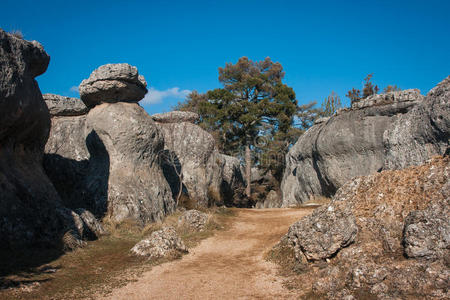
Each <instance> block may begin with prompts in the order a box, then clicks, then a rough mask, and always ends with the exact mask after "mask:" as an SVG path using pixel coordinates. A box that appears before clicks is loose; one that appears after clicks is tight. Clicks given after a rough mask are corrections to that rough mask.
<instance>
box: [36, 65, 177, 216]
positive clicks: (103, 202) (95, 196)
mask: <svg viewBox="0 0 450 300" xmlns="http://www.w3.org/2000/svg"><path fill="white" fill-rule="evenodd" d="M99 70H100V71H101V72H100V71H99ZM124 70H129V72H128V73H127V72H125V71H124ZM107 72H110V73H109V74H108V73H107ZM127 74H128V75H127ZM127 76H128V77H127ZM135 77H136V78H138V75H137V70H136V69H135V68H134V67H130V66H128V65H126V64H120V65H118V66H115V65H107V66H102V67H100V68H99V69H97V70H96V71H94V73H93V75H92V76H91V77H90V78H91V79H92V78H96V79H98V80H100V79H99V78H101V79H102V80H103V81H105V82H106V81H112V82H116V81H124V82H126V83H127V84H130V80H131V79H130V78H135ZM83 82H85V81H83ZM87 82H94V81H92V80H88V81H87ZM85 84H86V83H85ZM94 85H95V86H98V85H96V84H94ZM80 90H81V88H80ZM102 91H103V90H102V89H100V88H99V89H98V90H97V91H96V92H95V93H93V94H90V96H89V97H94V96H95V97H94V98H95V99H100V100H99V101H97V102H95V101H94V100H95V99H94V98H92V99H94V100H92V99H91V98H89V97H88V99H91V100H92V101H94V102H95V103H96V104H97V105H96V106H95V107H93V108H91V109H90V110H89V112H88V113H87V114H80V115H76V116H75V115H70V116H67V115H64V116H61V115H55V116H53V117H52V125H53V127H52V131H51V133H50V139H49V141H48V143H47V145H46V156H45V168H46V171H47V173H48V174H49V176H50V178H52V181H53V182H54V184H55V187H56V188H57V190H58V192H59V193H60V194H61V196H62V198H63V200H64V202H65V203H66V204H67V206H69V207H71V208H74V209H75V208H79V207H83V208H88V209H90V210H91V211H93V212H95V214H96V215H97V216H101V217H103V216H105V215H106V216H107V217H109V218H110V219H111V220H112V221H114V222H121V221H123V220H125V219H133V220H135V221H137V222H138V223H141V224H145V223H148V222H151V221H157V220H162V219H163V218H164V216H165V215H167V214H169V213H171V212H173V211H174V210H175V205H176V204H175V202H174V200H173V198H172V194H171V191H170V187H169V185H168V183H167V181H166V179H165V177H164V174H163V171H162V169H161V166H160V164H159V162H160V161H159V155H160V152H161V151H162V150H163V144H164V139H163V136H162V134H161V131H160V129H159V127H158V126H157V125H156V123H155V122H154V121H153V120H152V118H151V117H150V116H149V115H148V114H147V113H146V112H145V110H144V109H143V108H142V107H140V106H139V105H138V104H136V103H127V102H128V101H129V100H130V99H132V98H133V97H132V98H126V101H125V102H122V101H121V99H123V98H121V97H122V96H123V95H128V94H127V93H128V91H127V90H126V88H122V87H121V88H117V89H116V90H114V88H113V87H112V86H109V87H108V91H104V94H103V93H102ZM131 93H133V90H132V91H131ZM111 95H116V96H117V97H116V98H110V97H111ZM121 95H122V96H121ZM97 97H98V98H97ZM137 98H138V97H134V98H133V99H134V100H133V101H138V99H137ZM105 99H109V100H108V101H106V100H105ZM110 100H111V101H110ZM113 100H114V101H113ZM89 101H90V100H89ZM117 101H119V102H117ZM72 102H76V100H71V101H69V102H68V101H65V100H64V101H62V102H61V103H60V104H59V106H60V107H62V106H67V107H66V108H65V109H67V110H68V109H70V107H72ZM78 102H80V100H78ZM85 102H86V99H85ZM94 102H91V103H94ZM102 102H108V103H102ZM109 102H116V103H109ZM99 103H102V104H99ZM77 105H78V104H77Z"/></svg>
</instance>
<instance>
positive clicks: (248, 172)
mask: <svg viewBox="0 0 450 300" xmlns="http://www.w3.org/2000/svg"><path fill="white" fill-rule="evenodd" d="M245 179H246V180H247V187H246V188H245V194H246V195H247V197H250V196H251V194H252V190H251V188H250V184H251V181H252V156H251V153H250V146H249V145H248V144H247V145H246V146H245Z"/></svg>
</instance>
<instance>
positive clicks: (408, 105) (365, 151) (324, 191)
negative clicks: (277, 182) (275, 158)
mask: <svg viewBox="0 0 450 300" xmlns="http://www.w3.org/2000/svg"><path fill="white" fill-rule="evenodd" d="M447 85H448V80H445V81H444V82H443V83H441V84H440V85H439V86H438V87H436V88H435V89H433V90H432V92H431V91H430V93H429V95H428V96H427V97H426V98H425V99H424V97H423V96H422V95H420V93H419V91H418V90H405V91H396V92H390V93H387V94H382V95H374V96H371V97H369V98H367V99H365V100H363V101H361V102H358V103H355V104H354V105H353V107H352V109H344V110H339V112H338V113H336V114H335V115H333V116H332V117H330V118H329V119H324V120H321V122H318V123H317V124H316V125H314V126H313V127H311V128H310V129H309V130H308V131H307V132H306V133H305V134H303V135H302V136H301V137H300V138H299V140H298V141H297V143H296V144H295V145H294V146H293V147H292V148H291V149H290V151H289V153H288V154H287V155H286V169H285V173H284V175H283V180H282V184H281V189H282V193H283V204H282V205H283V206H284V207H288V206H295V205H297V204H299V203H304V202H306V201H308V200H313V199H314V198H315V197H323V196H324V197H331V196H333V195H334V194H335V192H336V191H337V189H338V188H339V187H341V186H342V185H344V184H345V183H346V182H347V181H348V180H350V179H352V178H353V177H356V176H362V175H368V174H371V173H374V172H377V171H380V170H382V169H392V168H397V167H405V166H407V165H411V164H419V163H423V162H424V161H426V160H427V159H429V158H431V157H432V156H433V155H436V154H443V153H444V152H445V150H446V147H447V146H446V145H448V134H449V133H448V128H449V127H448V121H441V123H440V124H441V125H440V127H439V129H436V127H433V126H434V125H433V126H431V125H429V124H434V122H437V120H448V115H449V113H448V112H449V105H448V94H446V92H445V91H446V86H447ZM437 95H439V96H437ZM437 103H441V104H437ZM425 107H439V109H428V111H430V113H426V112H425V111H426V110H427V109H425ZM431 111H436V112H438V113H437V114H438V115H439V116H436V117H435V119H436V120H434V119H433V118H432V117H431ZM424 120H425V121H424ZM413 124H414V125H413ZM420 131H422V132H420Z"/></svg>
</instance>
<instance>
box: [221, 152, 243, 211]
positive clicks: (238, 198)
mask: <svg viewBox="0 0 450 300" xmlns="http://www.w3.org/2000/svg"><path fill="white" fill-rule="evenodd" d="M219 156H220V158H221V159H222V160H223V161H224V165H223V180H222V185H221V192H222V194H223V197H224V204H225V205H228V206H236V207H245V206H247V200H246V199H245V196H244V190H245V181H244V177H243V175H242V171H241V163H240V161H239V159H238V158H236V157H233V156H229V155H225V154H219Z"/></svg>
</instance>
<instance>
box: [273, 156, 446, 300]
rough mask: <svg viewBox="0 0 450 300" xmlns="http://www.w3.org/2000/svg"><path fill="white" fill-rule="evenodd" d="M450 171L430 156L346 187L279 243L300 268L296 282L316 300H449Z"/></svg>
mask: <svg viewBox="0 0 450 300" xmlns="http://www.w3.org/2000/svg"><path fill="white" fill-rule="evenodd" d="M449 172H450V158H449V157H448V156H447V157H435V158H433V159H432V160H430V161H429V162H427V163H425V164H423V165H421V166H413V167H409V168H406V169H403V170H389V171H383V172H381V173H375V174H372V175H369V176H362V177H357V178H354V179H352V180H350V181H349V182H347V183H346V184H345V185H343V186H342V187H341V188H340V189H339V190H338V191H337V193H336V194H335V196H334V197H333V199H332V201H331V203H330V204H329V205H328V206H322V207H320V208H317V209H316V210H315V211H314V212H313V213H312V215H309V216H307V217H304V218H302V219H301V220H299V221H298V222H297V223H295V224H294V225H292V226H291V228H290V229H289V232H288V234H287V235H286V236H285V237H284V238H283V239H282V241H283V240H284V241H286V239H287V241H288V242H290V243H291V247H292V248H293V249H292V250H293V251H294V254H295V262H293V264H294V265H295V264H299V265H301V268H300V269H301V270H302V272H301V274H299V275H298V279H297V280H299V281H301V282H302V286H304V287H305V289H308V287H311V286H312V289H311V290H310V291H311V292H312V293H314V296H315V297H317V298H319V299H321V298H329V299H341V298H342V293H341V291H342V290H343V289H344V288H346V289H349V290H350V291H351V292H352V293H353V295H361V293H363V294H365V293H368V294H367V296H370V297H374V298H375V297H376V298H381V299H392V298H398V299H404V298H408V297H413V298H421V299H442V298H447V297H448V295H449V294H448V282H449V278H450V269H449V264H448V257H449V255H450V248H449V240H450V239H449V229H450V228H449V219H450V218H449V216H450V215H449V204H450V203H449V199H450V183H449V181H448V176H449ZM404 254H406V258H405V256H404ZM306 292H307V291H306ZM365 295H366V294H365ZM370 297H369V298H370Z"/></svg>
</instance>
